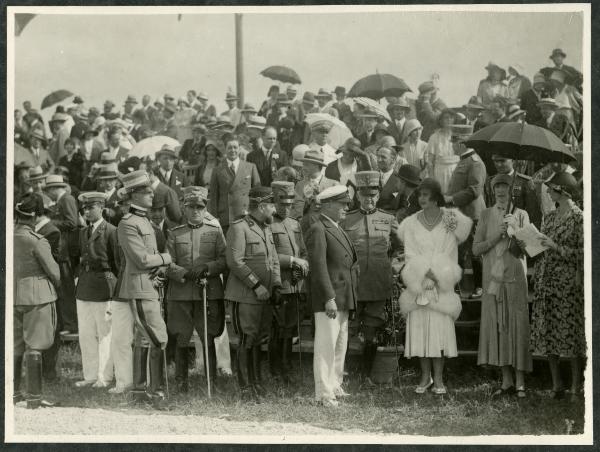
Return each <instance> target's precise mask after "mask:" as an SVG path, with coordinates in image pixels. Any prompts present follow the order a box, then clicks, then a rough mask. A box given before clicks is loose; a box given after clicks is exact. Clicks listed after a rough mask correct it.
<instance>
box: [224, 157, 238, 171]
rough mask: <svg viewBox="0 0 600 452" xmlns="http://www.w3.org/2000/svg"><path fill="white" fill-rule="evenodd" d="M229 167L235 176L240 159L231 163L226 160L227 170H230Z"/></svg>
mask: <svg viewBox="0 0 600 452" xmlns="http://www.w3.org/2000/svg"><path fill="white" fill-rule="evenodd" d="M231 165H233V172H234V173H236V174H237V171H238V168H239V166H240V158H239V157H238V158H236V159H235V160H233V161H232V160H229V159H227V168H231Z"/></svg>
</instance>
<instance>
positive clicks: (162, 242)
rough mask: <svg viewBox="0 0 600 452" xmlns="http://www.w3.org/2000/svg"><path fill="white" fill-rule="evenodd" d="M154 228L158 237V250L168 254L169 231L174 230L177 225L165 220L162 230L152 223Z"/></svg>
mask: <svg viewBox="0 0 600 452" xmlns="http://www.w3.org/2000/svg"><path fill="white" fill-rule="evenodd" d="M150 223H151V224H152V227H153V228H154V235H156V248H157V249H158V252H159V253H166V252H167V239H168V238H169V229H173V228H174V227H175V226H177V224H176V223H173V222H172V221H171V220H169V219H168V218H165V221H163V226H162V228H160V227H159V226H158V225H156V224H154V223H153V222H152V221H151V222H150Z"/></svg>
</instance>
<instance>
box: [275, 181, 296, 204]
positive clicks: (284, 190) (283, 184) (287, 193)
mask: <svg viewBox="0 0 600 452" xmlns="http://www.w3.org/2000/svg"><path fill="white" fill-rule="evenodd" d="M271 189H272V190H273V198H274V201H275V202H276V203H277V204H294V198H295V197H296V195H295V192H294V183H293V182H287V181H274V182H271Z"/></svg>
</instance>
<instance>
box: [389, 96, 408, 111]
mask: <svg viewBox="0 0 600 452" xmlns="http://www.w3.org/2000/svg"><path fill="white" fill-rule="evenodd" d="M394 108H402V109H404V110H410V104H409V103H408V102H407V101H406V99H404V98H403V97H397V98H395V99H394V100H393V101H392V102H390V103H389V104H388V106H387V110H388V111H390V110H393V109H394Z"/></svg>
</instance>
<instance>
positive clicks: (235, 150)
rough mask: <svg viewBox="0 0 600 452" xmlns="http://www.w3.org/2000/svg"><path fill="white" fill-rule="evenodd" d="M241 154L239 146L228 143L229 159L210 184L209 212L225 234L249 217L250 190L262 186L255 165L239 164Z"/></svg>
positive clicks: (234, 141) (226, 151)
mask: <svg viewBox="0 0 600 452" xmlns="http://www.w3.org/2000/svg"><path fill="white" fill-rule="evenodd" d="M239 153H240V146H239V142H238V141H237V140H236V139H230V140H228V141H227V143H226V145H225V155H226V157H227V158H226V159H225V160H224V161H223V162H222V163H221V164H220V165H219V166H218V167H217V168H215V169H214V170H213V173H212V177H211V180H210V188H209V201H208V211H209V213H210V214H211V215H213V216H215V217H216V218H217V219H218V220H219V223H220V224H221V228H223V233H227V229H228V228H229V224H230V223H231V222H233V221H234V220H236V219H238V218H241V217H243V216H244V215H245V214H246V212H247V210H248V202H249V199H248V194H249V192H250V189H251V188H252V187H256V186H259V185H260V176H259V175H258V170H257V169H256V165H254V163H250V162H245V161H243V160H240V158H239Z"/></svg>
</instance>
